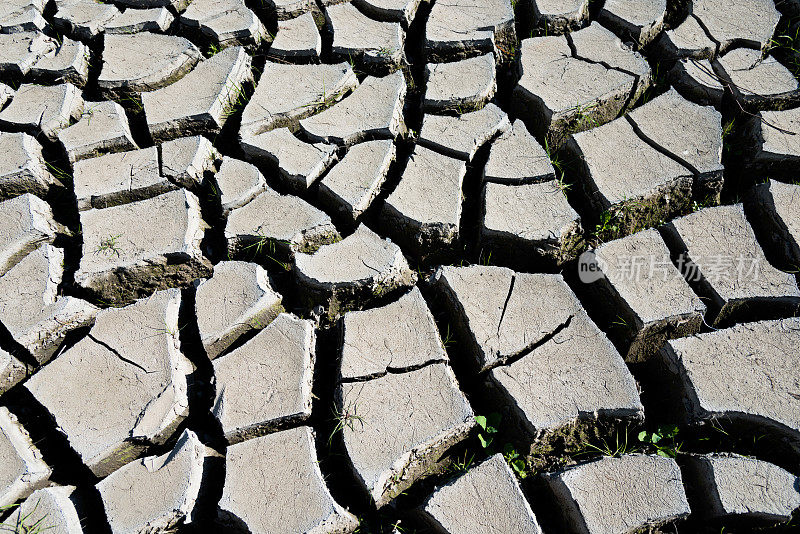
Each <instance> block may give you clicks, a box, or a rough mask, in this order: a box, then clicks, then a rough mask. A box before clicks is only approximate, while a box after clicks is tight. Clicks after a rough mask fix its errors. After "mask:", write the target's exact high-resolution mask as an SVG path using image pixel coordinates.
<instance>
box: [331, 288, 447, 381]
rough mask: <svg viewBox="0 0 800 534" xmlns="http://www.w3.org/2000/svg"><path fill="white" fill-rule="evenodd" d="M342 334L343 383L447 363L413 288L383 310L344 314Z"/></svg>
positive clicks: (425, 308) (428, 314) (430, 319)
mask: <svg viewBox="0 0 800 534" xmlns="http://www.w3.org/2000/svg"><path fill="white" fill-rule="evenodd" d="M343 330H344V336H343V338H342V348H341V354H342V365H341V370H340V376H341V378H342V379H344V380H349V379H364V378H376V377H378V376H382V375H385V374H386V373H387V372H389V371H391V372H400V371H407V370H409V369H413V368H417V367H420V366H423V365H426V364H429V363H434V362H446V361H448V358H447V353H446V352H445V350H444V346H443V345H442V341H441V339H440V338H439V331H438V330H437V328H436V323H435V322H434V320H433V315H431V312H430V310H428V306H427V304H426V303H425V299H424V298H422V293H420V291H419V289H417V288H416V287H414V288H412V289H411V291H410V292H409V293H407V294H405V295H403V296H402V297H400V298H399V299H398V300H396V301H394V302H392V303H391V304H387V305H386V306H382V307H380V308H373V309H371V310H364V311H353V312H347V313H346V314H345V315H344V320H343Z"/></svg>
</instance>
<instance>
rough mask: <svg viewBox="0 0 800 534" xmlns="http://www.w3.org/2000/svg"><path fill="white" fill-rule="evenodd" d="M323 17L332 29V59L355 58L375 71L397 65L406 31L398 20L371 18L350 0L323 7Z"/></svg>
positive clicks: (393, 67) (402, 56) (401, 58)
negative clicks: (385, 20) (387, 20)
mask: <svg viewBox="0 0 800 534" xmlns="http://www.w3.org/2000/svg"><path fill="white" fill-rule="evenodd" d="M325 17H326V19H327V23H328V27H329V28H331V30H332V31H333V45H332V48H331V52H332V54H333V57H334V58H337V59H338V60H339V61H347V60H350V61H354V60H355V61H358V62H360V63H362V64H363V66H364V68H367V69H374V70H385V69H388V70H394V69H396V68H399V67H400V65H401V63H402V62H403V59H404V54H403V45H404V43H405V32H404V31H403V28H402V27H401V26H400V24H399V23H396V22H380V21H378V20H374V19H371V18H369V17H368V16H367V15H364V14H363V13H362V12H361V11H359V10H358V9H357V8H356V7H355V6H354V5H352V4H350V3H341V4H336V5H331V6H328V7H326V8H325Z"/></svg>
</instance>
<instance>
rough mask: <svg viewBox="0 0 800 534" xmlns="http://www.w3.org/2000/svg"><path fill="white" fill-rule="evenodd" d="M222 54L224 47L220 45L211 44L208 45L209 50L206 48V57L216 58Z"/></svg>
mask: <svg viewBox="0 0 800 534" xmlns="http://www.w3.org/2000/svg"><path fill="white" fill-rule="evenodd" d="M220 52H222V47H221V46H220V45H219V43H211V44H209V45H208V48H206V55H207V56H208V57H211V56H215V55H217V54H219V53H220Z"/></svg>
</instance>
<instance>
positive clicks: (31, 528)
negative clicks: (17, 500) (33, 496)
mask: <svg viewBox="0 0 800 534" xmlns="http://www.w3.org/2000/svg"><path fill="white" fill-rule="evenodd" d="M17 507H19V505H18V504H11V505H8V506H0V514H2V513H5V512H7V511H9V510H13V509H14V508H17ZM38 508H39V502H38V501H37V502H36V505H34V507H33V510H31V511H30V512H28V513H25V514H23V513H20V514H19V515H18V516H17V517H15V518H14V522H13V523H0V533H2V532H13V533H14V534H42V533H43V532H45V531H47V530H51V529H53V528H55V526H54V525H47V524H45V521H46V520H47V515H48V514H46V513H45V514H43V515H42V517H40V518H39V519H37V520H35V521H34V519H33V516H34V514H35V513H36V510H37V509H38Z"/></svg>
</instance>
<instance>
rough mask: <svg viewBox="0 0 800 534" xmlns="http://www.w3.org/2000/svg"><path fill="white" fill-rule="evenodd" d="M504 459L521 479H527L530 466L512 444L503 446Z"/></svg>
mask: <svg viewBox="0 0 800 534" xmlns="http://www.w3.org/2000/svg"><path fill="white" fill-rule="evenodd" d="M503 458H505V459H506V462H508V465H510V466H511V468H512V469H513V470H514V472H515V473H516V474H517V476H518V477H519V478H525V477H527V476H528V464H527V463H526V462H525V459H524V458H523V457H522V456H520V454H519V453H518V452H517V450H516V449H515V448H514V446H513V445H512V444H510V443H506V444H505V445H504V446H503Z"/></svg>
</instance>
